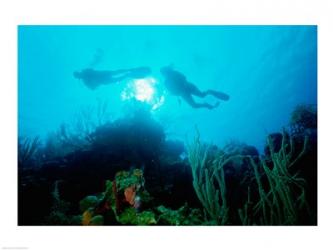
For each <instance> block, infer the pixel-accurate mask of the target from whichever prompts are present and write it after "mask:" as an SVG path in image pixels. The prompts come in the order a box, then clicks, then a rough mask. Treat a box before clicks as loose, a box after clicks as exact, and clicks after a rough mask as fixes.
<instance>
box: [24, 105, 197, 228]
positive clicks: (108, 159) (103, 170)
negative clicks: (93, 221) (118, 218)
mask: <svg viewBox="0 0 333 250" xmlns="http://www.w3.org/2000/svg"><path fill="white" fill-rule="evenodd" d="M136 105H137V106H136V108H135V110H134V111H133V112H132V113H129V114H127V115H126V117H125V118H122V119H118V120H115V121H113V122H107V123H104V124H101V125H99V126H97V127H96V129H95V130H94V131H93V132H90V133H88V134H86V135H85V137H83V136H82V135H81V136H80V140H78V139H76V137H75V135H71V136H68V133H67V132H66V129H65V128H62V129H61V134H59V133H58V134H55V135H54V136H57V137H58V138H61V141H60V143H58V142H57V143H53V144H52V147H49V144H46V146H44V147H42V146H39V149H37V144H36V143H33V142H34V141H32V142H31V140H27V143H25V144H23V146H21V147H20V149H19V156H20V155H21V154H20V152H24V153H25V154H24V160H20V161H19V175H18V177H19V182H18V183H19V193H18V198H19V207H18V215H19V225H41V224H71V223H69V221H68V220H60V221H58V222H56V220H54V217H53V219H52V220H49V219H50V217H49V215H50V213H51V212H54V209H53V208H54V201H55V200H57V199H54V193H55V190H54V189H55V186H56V193H58V194H59V197H61V200H63V201H66V202H67V203H68V204H67V207H66V214H72V215H76V214H79V211H80V209H79V203H80V201H81V200H82V199H83V198H84V197H86V196H87V195H93V194H97V193H101V192H102V190H104V189H105V183H106V181H107V180H113V179H114V178H115V176H116V173H119V172H121V171H129V170H132V169H134V168H139V169H140V170H141V171H143V172H144V176H145V178H144V180H145V183H144V187H145V188H146V189H147V190H149V193H150V194H151V196H152V197H154V199H153V201H152V202H151V204H153V206H157V205H160V204H164V205H165V206H167V207H169V208H171V209H178V208H179V207H181V206H183V205H184V204H185V203H187V204H188V205H190V206H195V207H197V206H200V203H199V201H198V200H197V198H196V195H195V193H194V190H193V187H192V176H191V169H190V167H189V165H188V163H187V162H186V161H183V160H182V159H181V158H180V155H181V154H182V153H184V151H185V147H184V145H183V143H182V142H180V141H169V140H166V139H165V134H164V131H163V128H162V126H161V125H160V124H159V123H157V122H156V121H155V120H154V119H153V118H152V117H151V115H150V112H149V110H147V109H146V108H145V106H138V104H136ZM66 133H67V134H66ZM58 138H51V139H52V141H53V142H54V141H56V140H57V139H58ZM73 138H74V139H73ZM85 138H88V139H87V140H85ZM74 142H75V147H72V148H71V150H69V147H68V145H73V144H74ZM77 142H81V143H82V144H81V146H80V145H78V143H77ZM21 144H22V143H21ZM21 144H19V145H21ZM55 145H57V146H55ZM64 145H65V146H64ZM31 147H32V149H30V148H31ZM62 151H65V152H62ZM26 152H27V153H26ZM22 155H23V154H22ZM40 155H42V156H40ZM21 158H22V157H21ZM41 201H43V202H42V204H41ZM46 218H48V220H47V219H46Z"/></svg>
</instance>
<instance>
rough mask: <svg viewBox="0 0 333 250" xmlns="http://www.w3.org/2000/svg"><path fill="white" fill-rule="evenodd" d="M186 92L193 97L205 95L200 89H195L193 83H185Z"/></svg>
mask: <svg viewBox="0 0 333 250" xmlns="http://www.w3.org/2000/svg"><path fill="white" fill-rule="evenodd" d="M186 87H187V90H188V92H189V94H191V95H195V96H198V97H201V98H203V97H205V96H206V95H207V93H205V92H203V91H201V90H200V89H198V88H197V86H195V85H194V84H193V83H190V82H187V86H186Z"/></svg>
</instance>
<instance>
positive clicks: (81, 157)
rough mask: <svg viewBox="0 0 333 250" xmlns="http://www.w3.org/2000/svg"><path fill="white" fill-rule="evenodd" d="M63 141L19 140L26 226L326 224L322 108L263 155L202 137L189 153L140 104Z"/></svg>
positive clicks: (294, 121)
mask: <svg viewBox="0 0 333 250" xmlns="http://www.w3.org/2000/svg"><path fill="white" fill-rule="evenodd" d="M100 120H101V119H100ZM80 127H81V128H82V127H84V126H80ZM92 128H93V129H92ZM59 131H60V132H59V133H56V134H53V137H51V138H49V139H48V141H47V143H45V144H44V145H42V144H41V143H40V141H39V139H38V138H34V139H27V138H26V139H23V138H20V139H19V144H18V145H19V148H18V153H19V154H18V164H19V171H18V173H19V175H18V178H19V179H18V184H19V188H18V224H19V225H316V224H317V113H316V107H314V106H305V105H300V106H298V107H296V109H295V111H294V112H293V113H292V115H291V120H290V124H289V125H288V127H286V128H285V129H284V130H283V131H282V132H279V133H272V134H270V135H268V137H267V144H266V146H265V148H264V154H263V155H260V154H259V152H258V150H257V149H256V148H255V147H253V146H249V145H246V144H243V143H239V142H230V143H228V144H226V145H225V146H224V147H223V148H219V147H217V146H214V145H209V144H205V143H203V142H201V141H200V136H199V131H198V134H197V136H196V137H195V138H194V140H193V142H192V143H189V144H188V145H186V146H187V147H186V149H187V150H185V146H184V144H183V143H182V142H180V141H170V140H166V138H165V134H164V130H163V127H162V126H161V125H160V124H159V123H158V122H156V121H155V120H154V119H153V118H152V117H151V115H150V112H149V111H148V110H147V109H146V108H145V106H141V105H138V104H137V103H136V104H135V108H134V109H133V108H132V109H131V112H129V113H128V114H127V115H126V116H125V117H124V118H122V119H118V120H115V121H113V122H110V121H109V122H103V123H99V124H98V125H96V126H95V127H92V126H90V127H88V129H83V130H79V131H78V132H77V133H75V131H74V132H71V133H70V132H69V131H70V130H69V129H67V128H65V127H62V128H61V129H60V130H59ZM51 142H52V143H51ZM185 151H186V152H185ZM184 153H187V158H185V159H184V158H182V157H180V156H181V154H184Z"/></svg>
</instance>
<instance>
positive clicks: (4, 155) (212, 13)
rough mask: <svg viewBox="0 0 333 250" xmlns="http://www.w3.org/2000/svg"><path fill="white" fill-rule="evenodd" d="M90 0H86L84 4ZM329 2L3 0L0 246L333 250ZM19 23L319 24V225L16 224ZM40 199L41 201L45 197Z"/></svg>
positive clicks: (0, 11) (0, 10) (0, 38)
mask: <svg viewBox="0 0 333 250" xmlns="http://www.w3.org/2000/svg"><path fill="white" fill-rule="evenodd" d="M86 2H88V3H86ZM332 10H333V8H332V4H331V1H314V0H311V1H310V0H293V1H291V0H280V1H275V2H273V1H270V0H253V1H250V0H247V1H246V0H244V1H240V0H232V1H231V0H230V1H221V0H205V1H203V0H202V1H194V0H191V1H190V0H182V1H180V0H165V1H157V0H140V1H135V0H133V1H129V0H118V1H114V0H112V1H110V0H105V1H96V0H94V1H84V0H75V1H73V0H72V1H69V0H61V1H60V0H58V1H54V2H51V1H46V0H29V1H19V0H11V1H9V0H8V1H6V0H3V1H1V3H0V18H1V22H0V25H1V33H0V63H1V82H0V84H1V85H0V86H1V91H0V93H1V98H0V111H1V113H0V115H1V116H0V117H1V118H2V119H1V129H0V133H1V134H0V141H1V144H0V145H1V148H0V154H1V166H0V168H1V170H0V171H1V174H0V194H1V195H0V197H1V199H0V209H1V210H0V230H1V232H0V247H28V249H33V250H34V249H61V248H64V249H101V248H108V249H119V250H120V249H168V250H169V249H189V248H194V249H207V248H221V249H222V248H224V249H225V248H231V249H249V248H250V249H252V248H256V249H279V250H281V249H284V248H285V249H315V248H320V246H321V245H323V247H324V248H325V249H333V248H332V247H333V243H332V240H331V239H330V238H329V236H330V234H329V231H330V228H331V225H332V224H331V223H332V222H333V221H332V213H333V206H332V195H331V190H333V189H332V184H331V183H332V180H331V179H332V176H333V174H332V168H333V164H332V157H331V154H330V153H331V150H330V149H331V147H332V146H331V145H332V142H331V141H330V139H333V138H332V130H333V126H332V118H331V117H332V111H331V108H330V107H332V101H331V100H332V93H333V92H332V84H333V81H332V63H331V60H332V58H333V55H332V45H333V39H332V30H333V28H332V27H331V25H330V23H333V22H332V18H331V17H330V16H332V13H333V11H332ZM19 24H317V25H319V28H318V31H319V34H318V37H319V43H318V46H319V62H318V66H319V70H318V72H319V77H318V79H319V89H318V95H319V153H320V154H319V157H320V158H319V212H318V214H319V226H318V227H182V228H178V227H140V228H137V227H101V228H95V227H94V228H91V227H90V228H87V227H17V226H16V223H17V222H16V212H17V206H16V205H17V204H16V203H17V201H16V191H17V188H16V178H17V172H16V153H15V152H16V140H17V137H16V135H17V133H16V126H17V125H16V114H17V104H16V101H17V95H16V94H17V87H16V83H17V77H16V72H17V32H16V31H17V30H16V29H17V25H19ZM40 202H43V201H40Z"/></svg>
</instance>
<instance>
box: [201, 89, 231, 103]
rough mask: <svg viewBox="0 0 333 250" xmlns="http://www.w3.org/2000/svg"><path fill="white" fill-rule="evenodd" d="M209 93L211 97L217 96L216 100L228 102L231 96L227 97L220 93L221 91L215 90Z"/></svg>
mask: <svg viewBox="0 0 333 250" xmlns="http://www.w3.org/2000/svg"><path fill="white" fill-rule="evenodd" d="M207 93H208V94H209V95H212V96H215V97H216V98H218V99H220V100H223V101H227V100H229V99H230V97H229V95H227V94H225V93H223V92H219V91H215V90H208V91H207Z"/></svg>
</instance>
